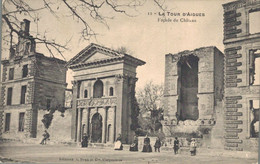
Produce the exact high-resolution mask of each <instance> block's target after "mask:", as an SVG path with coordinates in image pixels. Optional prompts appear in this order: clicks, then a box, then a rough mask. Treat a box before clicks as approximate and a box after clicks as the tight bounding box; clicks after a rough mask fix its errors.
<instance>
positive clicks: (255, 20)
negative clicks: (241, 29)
mask: <svg viewBox="0 0 260 164" xmlns="http://www.w3.org/2000/svg"><path fill="white" fill-rule="evenodd" d="M259 18H260V11H259V10H258V11H253V12H249V33H250V34H255V33H259V32H260V19H259Z"/></svg>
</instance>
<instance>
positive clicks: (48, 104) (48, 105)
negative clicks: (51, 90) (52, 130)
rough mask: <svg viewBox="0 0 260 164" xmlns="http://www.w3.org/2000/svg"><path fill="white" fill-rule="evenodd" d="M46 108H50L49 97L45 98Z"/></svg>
mask: <svg viewBox="0 0 260 164" xmlns="http://www.w3.org/2000/svg"><path fill="white" fill-rule="evenodd" d="M46 108H47V109H50V108H51V99H50V98H47V100H46Z"/></svg>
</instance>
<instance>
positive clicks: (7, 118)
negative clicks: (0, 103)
mask: <svg viewBox="0 0 260 164" xmlns="http://www.w3.org/2000/svg"><path fill="white" fill-rule="evenodd" d="M10 121H11V113H6V114H5V132H8V131H9V130H10Z"/></svg>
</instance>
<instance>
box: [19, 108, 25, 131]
mask: <svg viewBox="0 0 260 164" xmlns="http://www.w3.org/2000/svg"><path fill="white" fill-rule="evenodd" d="M24 115H25V113H24V112H22V113H20V114H19V127H18V131H19V132H23V131H24Z"/></svg>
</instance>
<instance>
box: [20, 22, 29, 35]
mask: <svg viewBox="0 0 260 164" xmlns="http://www.w3.org/2000/svg"><path fill="white" fill-rule="evenodd" d="M21 31H22V32H24V34H25V35H27V36H28V35H29V31H30V21H29V20H27V19H24V20H23V22H21Z"/></svg>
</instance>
